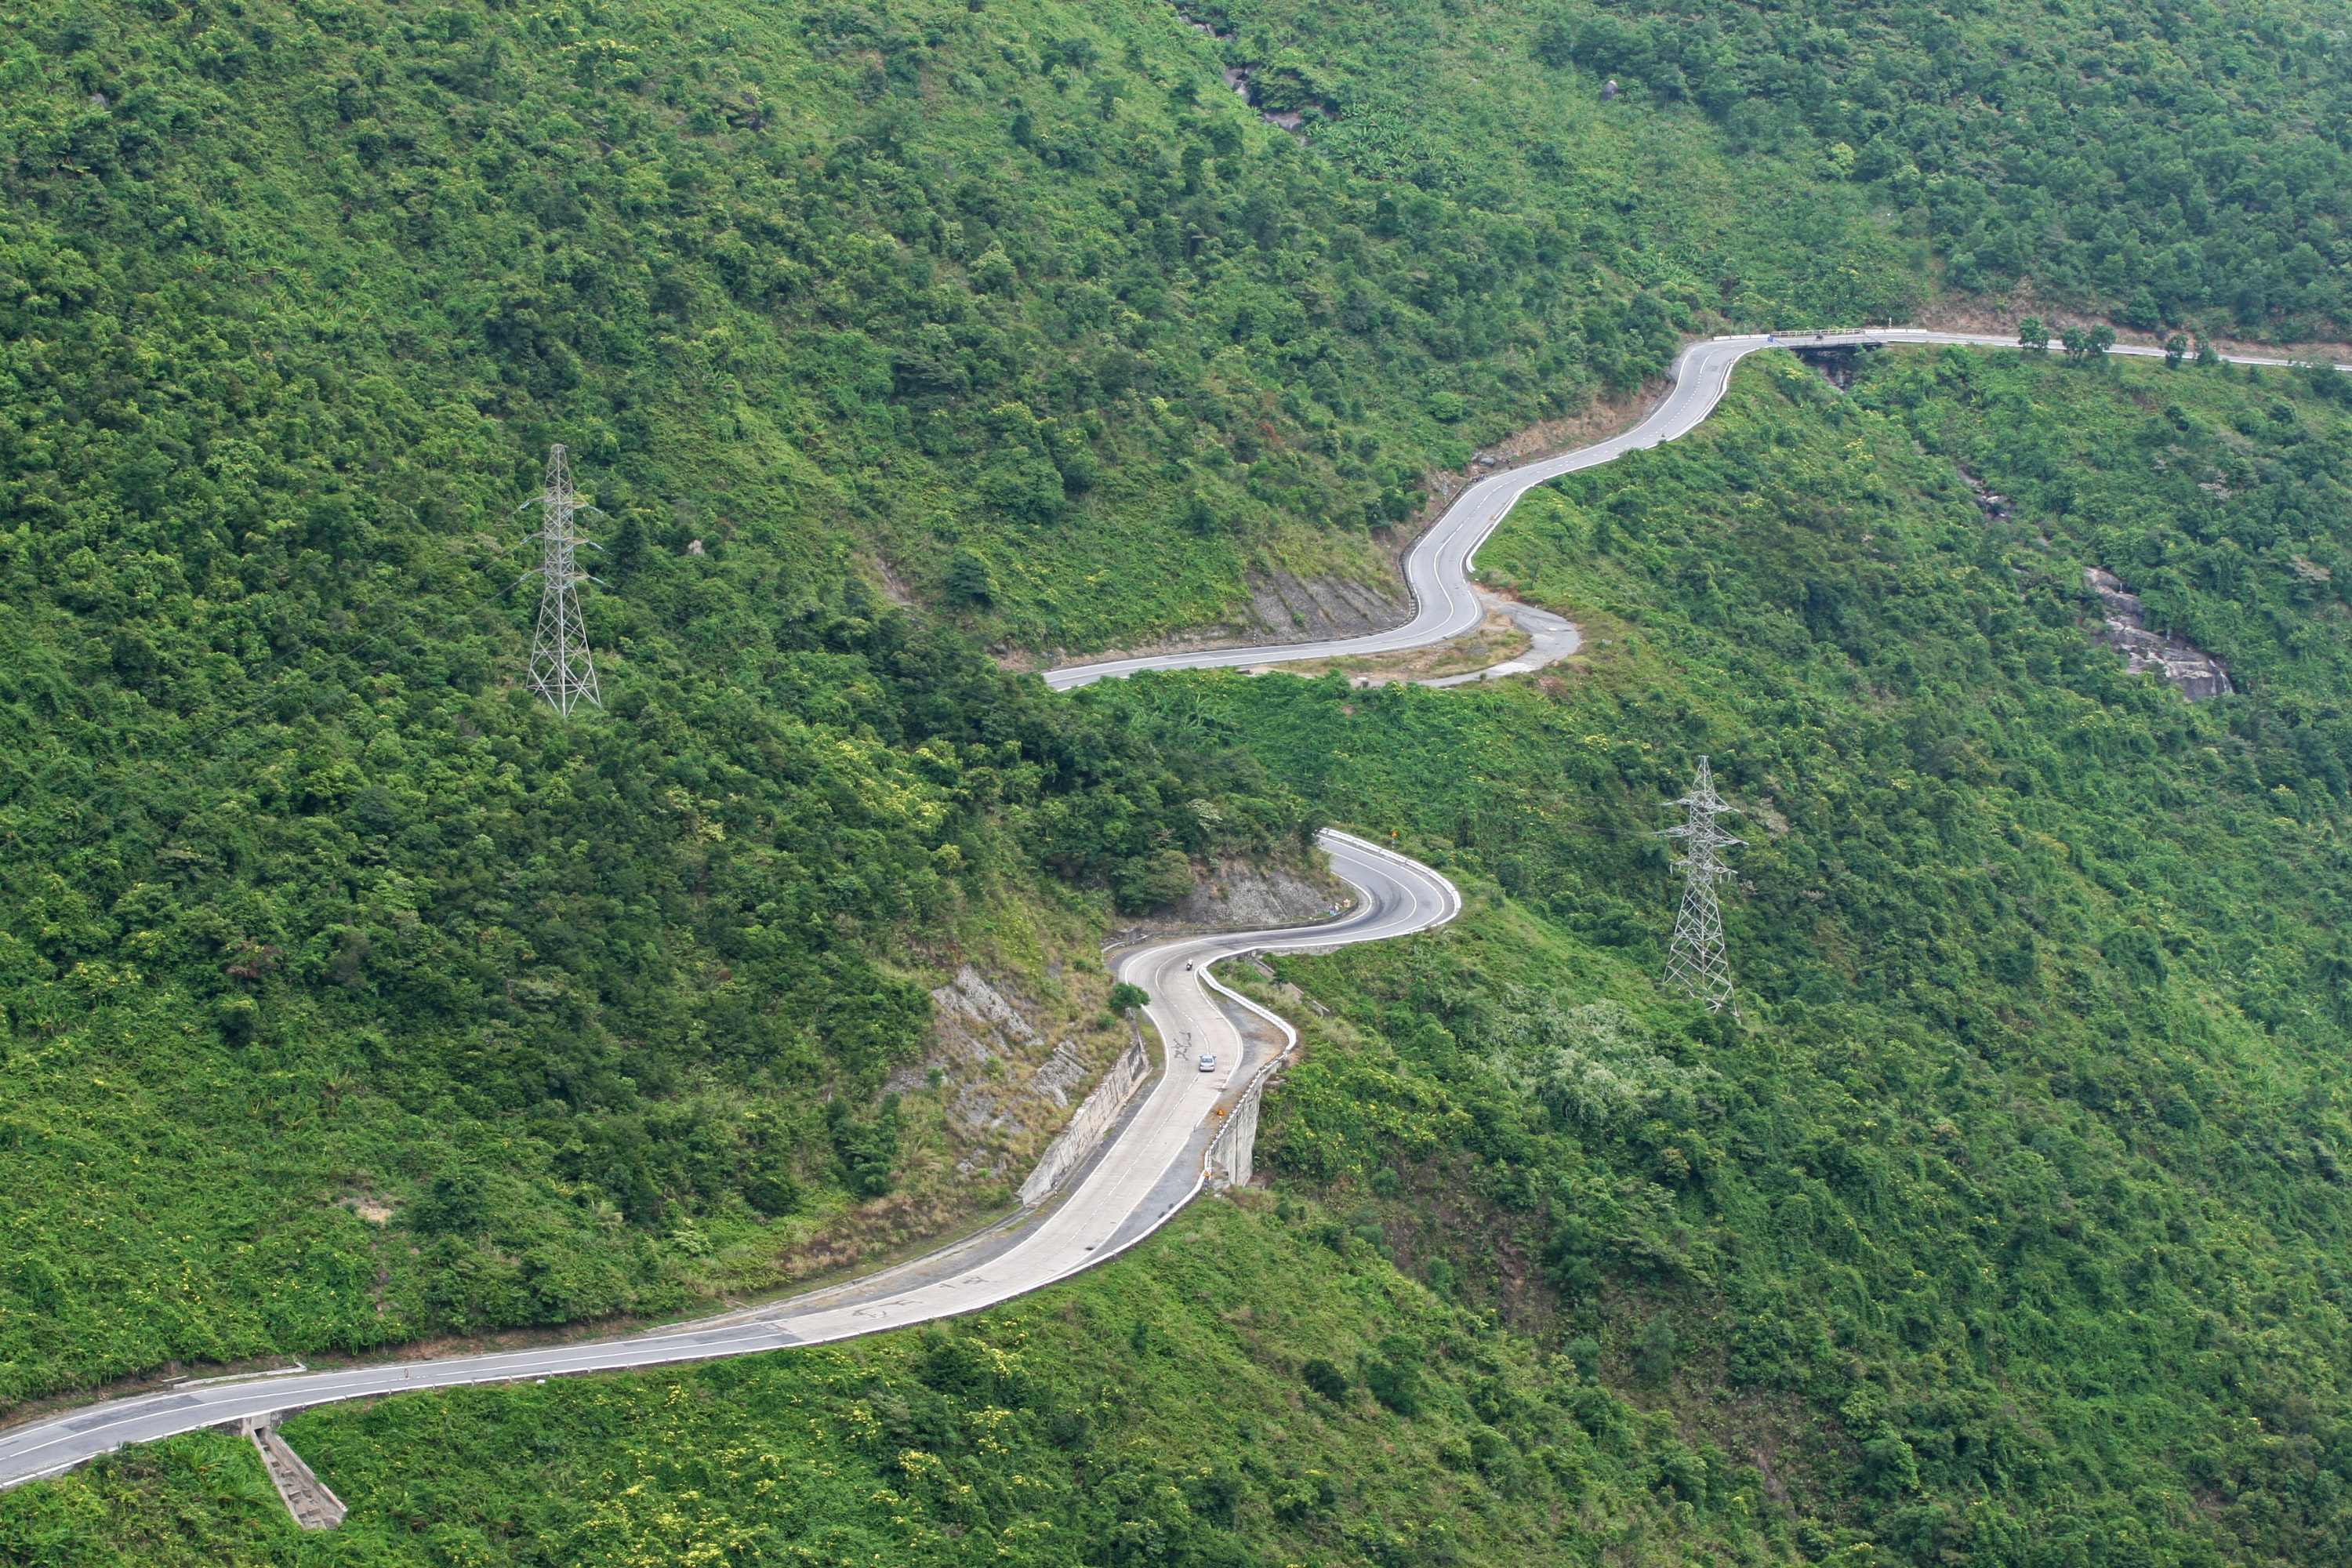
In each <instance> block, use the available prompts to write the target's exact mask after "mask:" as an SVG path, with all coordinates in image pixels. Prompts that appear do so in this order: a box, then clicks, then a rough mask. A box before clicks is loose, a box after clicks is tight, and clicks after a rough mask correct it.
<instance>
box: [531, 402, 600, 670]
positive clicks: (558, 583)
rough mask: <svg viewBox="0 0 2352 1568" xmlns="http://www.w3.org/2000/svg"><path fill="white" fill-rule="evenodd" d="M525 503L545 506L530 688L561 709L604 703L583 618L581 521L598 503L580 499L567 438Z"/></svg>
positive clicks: (585, 578) (541, 518) (541, 513)
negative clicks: (544, 479) (540, 486)
mask: <svg viewBox="0 0 2352 1568" xmlns="http://www.w3.org/2000/svg"><path fill="white" fill-rule="evenodd" d="M523 505H524V506H525V507H532V506H535V507H537V508H539V531H538V532H537V533H535V534H532V535H531V536H530V537H531V538H533V539H536V540H538V541H539V542H540V545H541V555H540V562H539V565H538V566H537V567H536V568H535V570H536V571H537V572H538V574H539V576H540V584H541V586H540V595H539V627H538V629H537V630H536V631H534V632H533V633H532V634H531V638H530V689H532V690H533V691H536V692H538V693H539V694H540V695H541V697H544V698H545V699H547V705H548V706H549V707H551V708H552V709H554V710H556V711H557V712H558V713H563V714H569V713H570V712H571V711H572V709H573V708H575V707H577V706H578V705H579V704H581V703H582V702H586V703H589V704H591V705H592V706H594V707H598V708H602V707H603V706H604V698H603V696H602V695H601V694H600V693H599V692H598V691H597V689H596V660H595V659H594V658H593V656H591V655H590V653H589V651H588V626H587V623H586V622H585V621H583V620H582V619H581V618H580V584H583V583H584V582H590V581H593V579H592V578H590V577H589V575H588V574H586V573H585V572H583V571H581V570H580V563H579V559H578V552H579V549H580V546H582V545H583V544H587V545H588V548H589V549H591V550H593V549H595V548H596V547H595V546H594V545H593V544H589V542H588V541H586V540H584V539H583V538H581V537H580V535H579V533H578V531H577V530H576V528H575V526H574V525H575V522H576V521H577V519H578V518H579V517H580V516H581V514H582V513H583V512H592V511H594V510H596V509H595V508H593V507H584V506H582V505H581V504H580V497H579V495H578V493H577V492H576V491H574V490H573V489H572V465H571V462H570V459H569V455H568V454H567V453H566V451H565V449H564V447H563V446H562V443H561V442H558V443H557V444H556V445H554V446H552V447H549V448H548V449H547V483H546V487H545V488H544V489H541V491H540V493H539V494H538V495H537V496H535V497H533V498H532V499H531V500H527V501H525V502H523Z"/></svg>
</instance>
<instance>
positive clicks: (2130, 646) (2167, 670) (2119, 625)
mask: <svg viewBox="0 0 2352 1568" xmlns="http://www.w3.org/2000/svg"><path fill="white" fill-rule="evenodd" d="M2083 586H2084V587H2085V588H2088V589H2090V590H2091V592H2093V593H2094V594H2096V595H2098V596H2099V605H2100V608H2101V610H2102V611H2103V612H2104V613H2105V622H2106V632H2105V638H2106V643H2107V646H2108V647H2112V648H2115V649H2116V650H2117V651H2118V652H2120V653H2121V654H2122V655H2123V656H2124V662H2125V664H2126V667H2128V668H2130V670H2131V672H2132V673H2133V674H2135V675H2141V674H2147V675H2161V676H2163V677H2164V679H2167V680H2168V681H2170V682H2172V684H2173V685H2175V686H2177V687H2179V688H2180V691H2181V694H2182V695H2183V696H2185V697H2187V698H2189V700H2192V701H2193V700H2196V699H2198V698H2200V697H2220V696H2221V695H2222V694H2223V693H2225V692H2228V691H2231V690H2234V689H2235V688H2233V687H2232V686H2231V684H2230V672H2229V670H2228V668H2226V667H2224V666H2223V664H2222V663H2221V660H2220V659H2218V658H2214V657H2213V656H2212V655H2211V654H2210V653H2207V652H2206V651H2205V650H2204V649H2202V648H2200V647H2197V646H2196V645H2195V644H2193V643H2190V642H2189V641H2188V640H2187V639H2186V638H2184V637H2179V636H2178V635H2174V636H2169V637H2158V635H2157V634H2156V633H2154V632H2152V631H2149V630H2148V629H2147V625H2146V621H2145V618H2144V616H2143V614H2142V610H2141V606H2140V602H2139V595H2137V594H2134V593H2131V592H2128V591H2127V590H2126V588H2125V587H2124V585H2123V581H2122V579H2120V578H2118V577H2117V576H2116V574H2114V573H2112V572H2109V571H2106V570H2105V569H2104V568H2102V567H2098V566H2086V567H2084V569H2083Z"/></svg>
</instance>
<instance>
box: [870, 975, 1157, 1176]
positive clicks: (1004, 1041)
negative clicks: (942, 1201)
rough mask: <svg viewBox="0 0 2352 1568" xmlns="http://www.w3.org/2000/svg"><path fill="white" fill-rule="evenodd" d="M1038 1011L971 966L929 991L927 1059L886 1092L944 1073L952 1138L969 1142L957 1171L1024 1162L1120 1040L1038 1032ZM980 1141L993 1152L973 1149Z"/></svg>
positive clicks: (1010, 1167)
mask: <svg viewBox="0 0 2352 1568" xmlns="http://www.w3.org/2000/svg"><path fill="white" fill-rule="evenodd" d="M1043 1013H1044V1009H1042V1008H1039V1007H1037V1006H1035V1005H1032V1004H1029V1003H1027V1002H1025V1001H1024V999H1022V998H1021V997H1020V996H1019V995H1017V994H1008V992H1007V991H1006V990H1004V989H1000V987H999V986H998V985H996V984H991V983H990V982H989V980H988V978H987V977H986V976H984V975H982V973H980V971H979V970H977V969H975V968H973V967H972V966H971V964H969V963H967V964H965V965H963V966H962V968H961V969H960V970H958V971H957V973H956V977H955V980H954V982H953V983H952V984H947V985H942V986H940V987H939V988H938V989H936V990H934V991H933V992H932V993H931V1034H932V1040H933V1048H932V1051H931V1053H930V1057H929V1060H928V1061H927V1062H926V1063H925V1064H924V1066H923V1067H920V1068H911V1069H909V1070H908V1071H907V1072H905V1073H903V1074H901V1075H900V1076H899V1078H898V1079H894V1080H893V1081H892V1083H891V1085H890V1087H891V1088H893V1089H899V1090H901V1091H904V1090H908V1089H913V1088H915V1087H916V1086H917V1085H918V1084H919V1083H920V1082H922V1081H923V1076H924V1073H925V1072H926V1070H927V1069H930V1068H936V1069H938V1070H940V1072H941V1073H942V1075H943V1076H944V1078H945V1079H946V1082H947V1085H948V1087H949V1088H950V1100H949V1103H948V1122H949V1127H950V1133H951V1134H953V1135H959V1136H960V1137H961V1138H963V1139H969V1140H971V1141H973V1143H974V1145H975V1146H974V1147H973V1148H971V1149H968V1150H966V1151H965V1158H964V1160H963V1161H962V1162H961V1163H960V1165H959V1167H958V1168H959V1171H960V1172H961V1173H963V1174H966V1175H970V1174H971V1173H973V1172H974V1171H978V1170H982V1169H986V1170H988V1171H989V1172H991V1173H993V1174H996V1175H999V1176H1003V1175H1004V1174H1006V1173H1009V1172H1012V1171H1015V1170H1018V1169H1020V1168H1022V1167H1023V1166H1024V1165H1025V1164H1026V1163H1027V1157H1028V1156H1029V1155H1031V1154H1033V1153H1034V1152H1035V1150H1036V1149H1038V1148H1041V1147H1043V1146H1044V1143H1045V1138H1046V1136H1047V1135H1050V1133H1051V1132H1052V1131H1054V1130H1055V1128H1057V1127H1059V1126H1060V1125H1061V1124H1062V1122H1063V1121H1064V1120H1065V1119H1066V1117H1067V1115H1068V1113H1069V1110H1070V1108H1071V1107H1073V1106H1075V1105H1076V1104H1077V1102H1078V1101H1079V1100H1082V1099H1084V1098H1085V1095H1086V1089H1087V1085H1088V1084H1089V1083H1091V1082H1092V1081H1093V1080H1094V1079H1096V1078H1097V1076H1098V1075H1099V1074H1100V1073H1101V1071H1102V1068H1103V1066H1104V1063H1105V1061H1107V1060H1108V1058H1111V1057H1113V1056H1116V1055H1117V1054H1118V1047H1120V1046H1121V1045H1123V1044H1125V1041H1124V1040H1123V1039H1120V1038H1117V1037H1108V1036H1106V1037H1099V1038H1097V1037H1091V1036H1088V1035H1085V1034H1081V1033H1077V1032H1075V1031H1073V1032H1067V1033H1066V1037H1064V1038H1061V1039H1059V1040H1055V1039H1053V1038H1052V1035H1051V1034H1049V1033H1047V1032H1046V1031H1045V1030H1041V1029H1040V1028H1039V1024H1040V1023H1041V1022H1043V1021H1044V1019H1043ZM1052 1033H1053V1034H1065V1031H1062V1030H1054V1031H1052ZM982 1142H985V1143H987V1144H989V1145H992V1148H990V1149H982V1148H980V1147H978V1145H979V1144H981V1143H982Z"/></svg>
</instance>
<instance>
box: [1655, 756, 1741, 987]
mask: <svg viewBox="0 0 2352 1568" xmlns="http://www.w3.org/2000/svg"><path fill="white" fill-rule="evenodd" d="M1674 804H1675V805H1679V806H1681V807H1683V808H1684V809H1685V810H1686V811H1687V812H1688V813H1689V814H1690V815H1689V817H1688V819H1687V820H1686V821H1685V822H1684V824H1683V826H1680V827H1669V828H1667V829H1665V831H1664V833H1662V834H1660V835H1659V837H1664V838H1679V839H1681V840H1682V841H1683V847H1684V854H1683V857H1682V858H1680V859H1678V860H1676V861H1675V867H1676V868H1678V869H1680V870H1681V871H1682V873H1683V907H1682V912H1681V913H1680V914H1678V915H1676V916H1675V940H1674V942H1673V944H1672V945H1671V946H1669V947H1668V948H1667V949H1666V984H1668V985H1672V986H1675V987H1678V988H1679V989H1681V990H1684V991H1687V992H1689V993H1690V994H1692V995H1693V996H1695V997H1696V998H1697V999H1698V1001H1699V1003H1700V1005H1703V1006H1704V1007H1706V1010H1707V1011H1708V1012H1710V1013H1720V1012H1723V1011H1725V1010H1726V1009H1727V1008H1728V1009H1730V1011H1731V1015H1732V1016H1733V1017H1735V1018H1736V1017H1738V1016H1739V1014H1738V1009H1737V1008H1733V1007H1732V1006H1731V960H1730V958H1729V957H1728V956H1727V955H1726V954H1725V952H1724V951H1723V910H1722V909H1721V908H1720V907H1719V906H1718V905H1717V902H1716V897H1715V885H1716V884H1717V882H1719V881H1721V880H1723V879H1724V878H1726V877H1728V876H1730V875H1731V868H1730V867H1728V866H1727V865H1725V864H1724V863H1723V862H1722V861H1721V860H1720V859H1717V855H1716V852H1717V850H1721V849H1728V848H1731V847H1734V846H1736V845H1738V844H1739V843H1741V842H1742V841H1741V840H1739V839H1737V838H1734V837H1731V836H1730V835H1729V834H1727V833H1726V832H1724V831H1723V830H1722V829H1721V828H1719V827H1717V826H1716V825H1715V818H1716V815H1717V813H1718V812H1726V811H1730V812H1736V811H1737V810H1738V808H1737V807H1735V806H1728V805H1724V804H1723V799H1722V797H1721V796H1719V795H1717V794H1716V793H1715V773H1714V770H1713V769H1712V768H1710V767H1709V766H1708V765H1707V760H1706V758H1705V757H1701V758H1700V759H1699V760H1698V777H1697V778H1696V780H1694V781H1693V782H1692V784H1691V791H1690V794H1688V795H1685V796H1683V798H1682V799H1680V800H1678V801H1675V803H1674Z"/></svg>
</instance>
